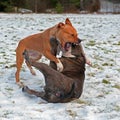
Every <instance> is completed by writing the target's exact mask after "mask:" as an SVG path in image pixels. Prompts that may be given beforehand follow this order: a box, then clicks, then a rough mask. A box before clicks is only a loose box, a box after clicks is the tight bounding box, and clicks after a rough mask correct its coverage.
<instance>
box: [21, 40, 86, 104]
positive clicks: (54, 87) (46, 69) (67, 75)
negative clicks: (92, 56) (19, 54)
mask: <svg viewBox="0 0 120 120" xmlns="http://www.w3.org/2000/svg"><path fill="white" fill-rule="evenodd" d="M52 46H54V47H53V50H52V54H56V52H57V49H56V48H57V47H56V46H57V43H55V42H52ZM28 53H29V52H28V51H25V52H24V57H25V59H26V61H27V62H28V63H29V64H31V66H34V67H35V68H37V69H39V70H40V71H41V72H42V73H43V74H44V76H45V87H44V91H42V92H37V91H34V90H31V89H29V88H28V87H27V86H25V87H23V89H22V90H23V91H24V92H27V93H29V94H33V95H36V96H38V97H41V98H42V99H44V100H46V101H48V102H53V103H57V102H69V101H71V100H74V99H77V98H79V97H80V96H81V94H82V91H83V84H84V79H85V57H84V55H83V54H82V47H81V44H80V45H72V54H73V55H75V57H71V58H68V57H66V58H65V57H62V58H60V60H61V62H62V64H63V66H64V69H63V71H62V73H60V72H58V71H57V70H56V69H57V67H56V64H55V63H54V62H51V63H50V66H51V67H50V66H48V65H46V64H44V63H38V62H35V61H33V60H31V59H30V58H29V55H28ZM53 68H54V69H53Z"/></svg>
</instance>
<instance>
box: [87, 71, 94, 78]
mask: <svg viewBox="0 0 120 120" xmlns="http://www.w3.org/2000/svg"><path fill="white" fill-rule="evenodd" d="M87 75H88V76H91V77H94V76H95V73H94V72H90V73H88V74H87Z"/></svg>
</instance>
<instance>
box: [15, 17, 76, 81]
mask: <svg viewBox="0 0 120 120" xmlns="http://www.w3.org/2000/svg"><path fill="white" fill-rule="evenodd" d="M51 38H55V39H56V40H58V41H59V43H60V44H61V46H62V47H64V46H65V43H67V42H71V43H77V42H78V37H77V31H76V29H75V28H74V27H73V26H72V23H71V22H70V20H69V19H68V18H67V19H66V21H65V24H64V23H59V24H57V25H55V26H53V27H51V28H49V29H47V30H45V31H44V32H42V33H38V34H34V35H31V36H29V37H26V38H24V39H22V40H21V41H20V42H19V44H18V47H17V49H16V66H17V71H16V74H15V75H16V82H17V83H19V81H20V80H19V74H20V69H21V67H22V64H23V61H24V58H23V52H24V51H25V50H35V51H38V52H39V53H40V56H42V55H44V56H45V57H47V58H48V59H49V60H51V61H54V62H55V63H56V64H57V70H59V71H62V69H63V65H62V64H61V62H60V60H59V59H58V58H56V56H54V55H53V54H51V45H50V39H51ZM27 65H28V67H30V66H29V64H27ZM31 72H32V74H34V72H33V71H31Z"/></svg>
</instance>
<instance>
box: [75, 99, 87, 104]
mask: <svg viewBox="0 0 120 120" xmlns="http://www.w3.org/2000/svg"><path fill="white" fill-rule="evenodd" d="M73 102H74V103H78V104H87V102H86V101H83V100H80V99H76V100H74V101H73Z"/></svg>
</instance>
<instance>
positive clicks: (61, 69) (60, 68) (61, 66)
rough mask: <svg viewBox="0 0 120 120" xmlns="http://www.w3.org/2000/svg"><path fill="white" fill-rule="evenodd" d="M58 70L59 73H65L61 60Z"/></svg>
mask: <svg viewBox="0 0 120 120" xmlns="http://www.w3.org/2000/svg"><path fill="white" fill-rule="evenodd" d="M57 70H58V71H59V72H62V71H63V64H62V63H61V62H60V60H59V63H57Z"/></svg>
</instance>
